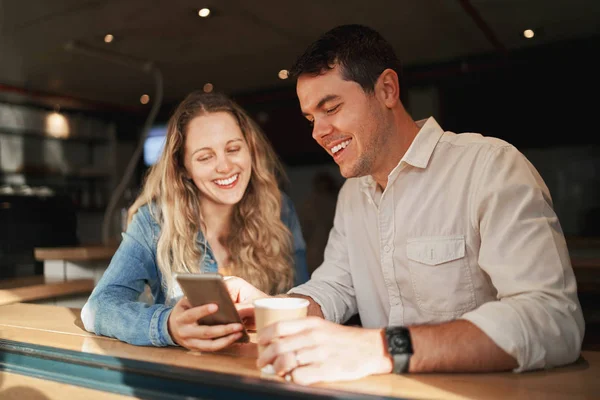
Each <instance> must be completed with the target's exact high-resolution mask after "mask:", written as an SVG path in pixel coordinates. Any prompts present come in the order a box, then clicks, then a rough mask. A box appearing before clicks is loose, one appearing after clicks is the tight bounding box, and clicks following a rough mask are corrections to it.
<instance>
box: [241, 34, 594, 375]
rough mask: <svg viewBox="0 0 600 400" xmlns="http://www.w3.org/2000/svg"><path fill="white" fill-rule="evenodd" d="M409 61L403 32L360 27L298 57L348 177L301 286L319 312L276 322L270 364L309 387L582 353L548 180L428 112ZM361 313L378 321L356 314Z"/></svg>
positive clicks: (317, 133) (527, 364)
mask: <svg viewBox="0 0 600 400" xmlns="http://www.w3.org/2000/svg"><path fill="white" fill-rule="evenodd" d="M399 73H400V67H399V62H398V59H397V58H396V56H395V54H394V51H393V49H392V48H391V46H390V44H389V43H388V42H386V41H385V40H384V39H383V38H382V37H381V36H380V35H379V34H378V33H377V32H375V31H373V30H372V29H370V28H367V27H364V26H358V25H347V26H340V27H337V28H335V29H333V30H331V31H329V32H327V33H325V34H324V35H323V36H321V37H320V38H319V39H318V40H317V41H316V42H314V43H313V44H312V45H311V46H310V47H309V48H308V49H307V50H306V52H305V53H304V54H303V55H302V56H301V57H300V58H299V59H298V60H297V62H296V64H295V65H294V67H293V68H292V70H291V75H292V76H294V77H296V78H297V94H298V98H299V101H300V106H301V109H302V112H303V114H304V116H305V117H306V118H307V119H308V120H309V121H310V122H311V123H312V125H313V133H312V135H313V138H314V139H315V140H316V141H317V142H318V143H319V144H320V145H321V146H322V147H323V148H324V150H325V151H327V152H328V153H329V154H330V155H331V156H332V157H333V160H334V161H335V162H336V163H337V164H338V165H339V168H340V171H341V173H342V175H343V176H344V177H345V178H348V179H347V180H346V182H345V184H344V186H343V188H342V189H341V191H340V194H339V198H338V203H337V208H336V215H335V221H334V227H333V229H332V230H331V232H330V236H329V241H328V244H327V247H326V250H325V255H324V262H323V264H322V265H321V266H320V267H319V268H318V269H317V270H316V271H315V272H314V274H313V275H312V278H311V280H310V281H308V282H307V283H305V284H303V285H301V286H298V287H296V288H294V289H292V290H291V291H290V292H289V295H291V296H301V297H305V298H307V299H309V300H310V302H311V306H310V309H309V313H310V314H311V315H313V316H315V317H316V318H315V317H313V318H309V319H308V320H298V321H287V322H281V323H278V324H274V325H272V326H270V327H269V328H267V329H265V331H264V332H263V333H262V334H261V336H260V337H259V341H260V343H261V344H263V345H267V346H268V347H267V348H266V350H265V351H264V352H263V353H262V355H261V357H260V358H259V359H258V365H259V366H263V365H266V364H271V363H272V364H273V365H274V367H275V370H276V371H277V372H278V373H279V374H281V375H284V374H289V375H290V376H292V377H293V379H294V380H295V381H296V382H299V383H305V384H308V383H313V382H317V381H329V380H340V379H354V378H359V377H362V376H365V375H369V374H377V373H388V372H392V371H393V372H396V373H406V372H411V373H412V372H483V371H502V370H514V371H516V372H520V371H525V370H530V369H537V368H548V367H553V366H558V365H562V364H566V363H570V362H573V361H574V360H576V359H577V358H578V356H579V352H580V347H581V342H582V338H583V333H584V321H583V317H582V313H581V309H580V305H579V301H578V298H577V290H576V282H575V278H574V274H573V270H572V267H571V265H570V260H569V254H568V251H567V247H566V242H565V239H564V236H563V233H562V230H561V227H560V223H559V221H558V219H557V217H556V214H555V212H554V211H553V208H552V200H551V197H550V194H549V191H548V189H547V187H546V185H545V184H544V182H543V180H542V178H541V177H540V175H539V174H538V172H537V171H536V170H535V168H534V167H533V166H532V165H531V164H530V163H529V162H528V160H527V159H526V158H525V157H524V156H523V155H522V154H521V153H520V152H519V151H518V150H517V149H516V148H515V147H513V146H512V145H510V144H509V143H506V142H504V141H502V140H499V139H496V138H491V137H485V136H482V135H480V134H476V133H462V134H456V133H453V132H448V131H444V130H443V129H442V128H441V127H440V126H439V125H438V123H437V122H436V120H435V119H434V118H428V119H426V120H422V121H414V120H413V119H412V118H411V116H410V115H409V114H408V112H407V111H406V110H405V108H404V106H403V105H402V102H401V100H400V91H401V90H402V88H401V87H400V86H399V79H398V75H399ZM239 290H240V298H249V297H255V296H259V295H260V294H258V293H252V290H251V288H249V287H247V286H245V285H243V284H241V285H240V289H239ZM354 314H359V315H360V319H361V321H362V324H363V327H362V328H357V327H350V326H344V325H342V324H343V323H345V322H346V321H348V319H349V318H351V317H352V316H353V315H354ZM319 317H322V318H319ZM274 339H277V340H274Z"/></svg>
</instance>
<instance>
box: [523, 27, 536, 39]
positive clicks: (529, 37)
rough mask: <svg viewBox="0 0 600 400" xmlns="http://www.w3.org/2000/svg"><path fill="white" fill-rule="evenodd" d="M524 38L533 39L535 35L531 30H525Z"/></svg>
mask: <svg viewBox="0 0 600 400" xmlns="http://www.w3.org/2000/svg"><path fill="white" fill-rule="evenodd" d="M523 36H525V37H526V38H527V39H531V38H532V37H533V36H535V33H534V32H533V30H531V29H525V30H524V31H523Z"/></svg>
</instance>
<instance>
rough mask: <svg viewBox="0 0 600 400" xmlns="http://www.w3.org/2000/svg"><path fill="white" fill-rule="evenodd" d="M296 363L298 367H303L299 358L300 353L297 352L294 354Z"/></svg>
mask: <svg viewBox="0 0 600 400" xmlns="http://www.w3.org/2000/svg"><path fill="white" fill-rule="evenodd" d="M294 361H296V367H299V366H301V365H302V364H301V363H300V357H298V352H297V351H295V352H294Z"/></svg>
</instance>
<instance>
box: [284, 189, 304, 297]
mask: <svg viewBox="0 0 600 400" xmlns="http://www.w3.org/2000/svg"><path fill="white" fill-rule="evenodd" d="M281 203H282V205H281V219H282V221H283V223H284V224H285V225H286V226H287V227H288V229H289V230H290V232H291V233H292V240H293V242H294V243H293V248H294V269H295V274H294V276H295V279H294V286H297V285H300V284H302V283H304V282H306V281H308V278H309V277H308V266H307V264H306V243H305V241H304V236H303V235H302V227H301V226H300V221H299V220H298V214H297V212H296V208H295V207H294V203H293V202H292V199H290V198H289V197H288V196H287V195H286V194H282V201H281Z"/></svg>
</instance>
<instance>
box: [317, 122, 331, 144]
mask: <svg viewBox="0 0 600 400" xmlns="http://www.w3.org/2000/svg"><path fill="white" fill-rule="evenodd" d="M331 132H333V126H332V125H331V123H329V122H327V121H326V120H325V119H315V122H314V125H313V131H312V137H313V139H315V140H316V141H319V139H321V138H322V137H323V136H327V135H329V134H330V133H331Z"/></svg>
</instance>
